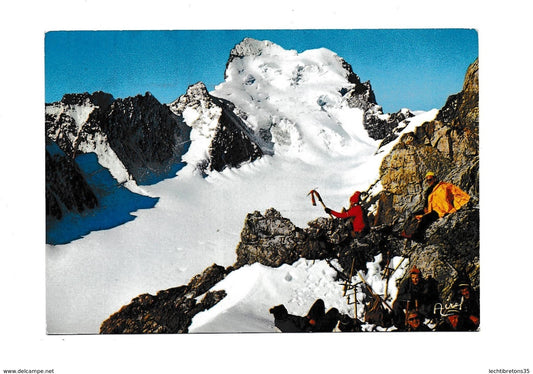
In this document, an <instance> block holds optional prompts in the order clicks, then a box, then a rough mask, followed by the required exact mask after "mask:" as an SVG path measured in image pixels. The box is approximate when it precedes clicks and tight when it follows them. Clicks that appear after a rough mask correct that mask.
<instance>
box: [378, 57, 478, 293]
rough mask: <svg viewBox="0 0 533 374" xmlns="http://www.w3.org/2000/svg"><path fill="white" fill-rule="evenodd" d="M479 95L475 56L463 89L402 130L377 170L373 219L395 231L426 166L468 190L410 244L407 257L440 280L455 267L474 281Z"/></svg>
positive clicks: (417, 199)
mask: <svg viewBox="0 0 533 374" xmlns="http://www.w3.org/2000/svg"><path fill="white" fill-rule="evenodd" d="M478 98H479V84H478V61H477V60H476V61H475V62H474V63H473V64H472V65H471V66H470V67H469V68H468V71H467V73H466V77H465V82H464V85H463V91H462V92H460V93H458V94H456V95H453V96H450V98H449V99H448V101H447V102H446V105H445V106H444V107H443V108H442V109H441V110H440V112H439V114H438V115H437V117H436V119H435V120H434V121H431V122H427V123H425V124H423V125H422V126H420V127H418V128H417V129H416V131H415V132H412V133H407V134H404V135H403V136H402V137H401V138H400V141H399V142H398V144H397V145H396V146H395V147H394V148H393V149H392V151H391V152H390V154H389V155H388V156H386V157H385V158H384V160H383V163H382V165H381V170H380V179H381V184H382V186H383V191H382V193H381V195H380V197H379V207H378V211H377V216H376V220H375V223H376V224H377V225H382V224H384V225H391V226H392V227H393V228H394V230H396V231H400V230H401V228H402V224H403V219H404V218H406V217H407V216H409V215H410V214H411V212H413V211H414V210H415V209H416V208H417V207H420V206H421V204H422V199H421V195H422V191H423V185H422V181H423V178H424V175H425V173H426V172H427V171H430V170H431V171H434V172H435V173H436V174H437V176H438V177H439V179H441V180H443V181H447V182H450V183H453V184H455V185H457V186H459V187H460V188H461V189H462V190H464V191H466V192H467V193H468V194H469V195H470V197H471V199H470V201H469V203H468V204H467V205H466V206H464V207H463V208H461V209H460V211H459V212H458V213H455V214H452V215H449V216H447V217H445V218H444V219H441V220H439V221H438V222H437V223H435V224H433V225H432V226H431V227H430V229H429V230H428V231H427V233H426V240H427V244H426V245H425V246H423V245H420V244H415V245H414V246H413V247H412V248H411V250H410V259H411V262H412V263H413V264H414V265H416V266H418V267H419V268H420V269H421V270H422V271H423V272H424V271H425V272H426V273H429V274H435V278H436V279H437V280H438V281H440V283H441V284H443V285H447V284H450V283H451V282H450V281H451V279H453V278H454V277H456V276H457V274H458V273H459V272H466V273H467V274H468V275H469V276H470V279H471V280H472V282H473V283H474V284H475V285H476V286H478V285H479V210H478V203H479V109H478V108H479V107H478ZM428 254H431V256H429V255H428ZM445 291H446V292H447V290H445ZM446 292H445V293H446Z"/></svg>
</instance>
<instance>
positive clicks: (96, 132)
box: [46, 92, 190, 184]
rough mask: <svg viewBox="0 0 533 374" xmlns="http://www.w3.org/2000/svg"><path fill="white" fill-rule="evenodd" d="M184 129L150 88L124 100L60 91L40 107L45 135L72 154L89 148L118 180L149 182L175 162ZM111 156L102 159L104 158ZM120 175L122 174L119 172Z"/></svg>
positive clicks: (183, 142)
mask: <svg viewBox="0 0 533 374" xmlns="http://www.w3.org/2000/svg"><path fill="white" fill-rule="evenodd" d="M189 131H190V129H189V128H188V127H187V126H186V125H185V124H183V123H182V122H180V121H179V119H178V117H177V116H176V115H174V114H173V113H172V112H171V111H170V110H169V108H168V107H167V106H166V105H163V104H161V103H159V102H158V101H157V99H156V98H155V97H153V96H152V95H151V94H150V93H146V94H145V95H144V96H141V95H138V96H135V97H130V98H126V99H117V100H115V99H113V97H112V96H111V95H109V94H105V93H102V92H95V93H94V94H92V95H89V94H88V93H85V94H71V95H65V96H64V97H63V99H62V100H61V101H60V102H58V103H53V104H49V105H47V107H46V134H47V136H48V138H50V139H52V140H54V141H55V142H56V143H57V144H58V145H59V146H60V148H61V149H62V150H63V151H64V152H65V153H66V154H67V155H70V156H72V157H75V156H76V154H79V153H90V152H95V153H96V154H98V155H104V154H107V157H102V159H103V161H102V164H103V166H105V167H108V168H109V169H111V170H113V169H117V167H118V168H123V169H124V172H123V173H122V174H119V173H118V172H116V171H115V175H114V176H115V177H116V179H117V181H118V182H124V180H125V179H128V178H129V179H134V180H135V181H136V182H137V183H138V184H146V183H153V182H155V181H158V180H160V177H161V176H165V175H166V174H167V173H168V172H169V171H170V170H171V169H172V167H173V166H174V165H175V164H177V163H179V162H180V161H181V155H182V154H183V152H184V151H185V149H186V146H187V144H188V141H189ZM109 157H111V158H112V159H116V161H114V162H113V161H112V162H110V163H108V164H106V163H105V159H106V158H109ZM123 174H125V175H126V176H124V175H123Z"/></svg>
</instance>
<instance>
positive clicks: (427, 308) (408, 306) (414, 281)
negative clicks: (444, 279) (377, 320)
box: [392, 266, 439, 330]
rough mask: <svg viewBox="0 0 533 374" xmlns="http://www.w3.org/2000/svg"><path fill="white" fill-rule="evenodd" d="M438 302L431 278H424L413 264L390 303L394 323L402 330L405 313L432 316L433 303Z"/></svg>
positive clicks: (425, 316) (424, 316) (404, 322)
mask: <svg viewBox="0 0 533 374" xmlns="http://www.w3.org/2000/svg"><path fill="white" fill-rule="evenodd" d="M437 302H439V296H438V287H437V285H436V281H435V280H434V279H433V278H428V279H424V278H423V277H422V272H421V271H420V270H419V269H418V268H417V267H416V266H414V267H413V268H412V269H411V271H410V272H409V278H407V279H405V280H404V281H403V282H402V283H401V284H400V288H399V289H398V294H397V296H396V300H395V301H394V303H393V304H392V313H393V319H394V325H395V326H396V327H397V328H398V329H400V330H403V329H404V328H405V327H406V325H407V323H406V322H407V320H406V314H407V313H409V312H411V311H416V312H418V313H419V316H420V318H432V317H433V308H434V305H435V304H436V303H437Z"/></svg>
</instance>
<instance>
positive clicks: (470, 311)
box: [451, 275, 480, 328]
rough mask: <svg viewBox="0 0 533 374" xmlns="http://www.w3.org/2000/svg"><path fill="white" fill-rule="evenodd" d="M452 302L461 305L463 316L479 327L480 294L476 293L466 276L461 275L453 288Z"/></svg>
mask: <svg viewBox="0 0 533 374" xmlns="http://www.w3.org/2000/svg"><path fill="white" fill-rule="evenodd" d="M451 302H452V303H454V304H458V305H459V309H460V312H461V315H463V316H464V317H465V318H468V319H469V320H470V321H471V322H472V323H473V325H474V326H475V327H476V328H477V327H479V314H480V313H479V310H480V307H479V294H478V293H477V292H475V291H474V289H473V288H472V286H471V284H470V280H469V279H468V277H467V276H466V275H461V276H459V277H458V279H457V280H456V281H455V282H454V285H453V286H452V297H451Z"/></svg>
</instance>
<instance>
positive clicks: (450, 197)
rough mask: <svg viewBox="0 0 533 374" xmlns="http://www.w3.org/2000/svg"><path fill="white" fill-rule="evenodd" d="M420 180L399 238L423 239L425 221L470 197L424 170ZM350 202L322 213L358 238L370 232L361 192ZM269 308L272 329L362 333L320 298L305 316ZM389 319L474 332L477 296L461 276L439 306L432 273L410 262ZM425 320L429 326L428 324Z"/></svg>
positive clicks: (401, 324)
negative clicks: (417, 201)
mask: <svg viewBox="0 0 533 374" xmlns="http://www.w3.org/2000/svg"><path fill="white" fill-rule="evenodd" d="M424 181H425V183H426V184H427V188H426V189H425V191H424V194H423V201H424V204H423V208H422V209H420V210H417V211H415V212H414V213H413V214H412V215H411V217H409V219H408V220H407V221H406V223H405V225H404V230H403V231H402V232H401V237H403V238H406V239H412V240H415V241H422V240H423V237H424V232H425V230H426V229H427V228H428V226H429V225H431V224H432V223H433V222H435V221H437V220H438V219H440V218H443V217H445V216H446V215H448V214H451V213H454V212H456V211H457V210H458V209H460V208H461V207H462V206H463V205H465V204H466V203H467V202H468V201H469V199H470V196H469V195H468V194H467V193H466V192H464V191H463V190H461V189H460V188H459V187H457V186H455V185H453V184H451V183H447V182H443V181H440V180H439V179H438V178H437V176H436V175H435V173H434V172H431V171H430V172H428V173H427V174H426V175H425V178H424ZM315 193H316V192H315ZM319 199H320V198H319ZM320 200H321V199H320ZM321 202H322V200H321ZM349 202H350V206H349V208H348V209H344V208H343V210H342V211H341V212H337V211H334V210H332V209H330V208H328V207H326V206H325V205H324V204H323V206H324V211H325V212H326V213H327V214H329V215H332V216H334V217H337V218H340V219H349V220H351V223H352V234H353V237H354V238H357V239H360V238H363V237H364V236H365V235H366V234H368V232H369V231H370V225H369V224H368V219H367V215H366V212H365V210H364V208H363V207H362V206H361V192H360V191H356V192H355V193H354V194H353V195H352V196H351V197H350V199H349ZM270 312H271V313H272V314H273V315H274V318H275V325H276V327H278V329H280V330H281V331H283V332H296V331H332V330H333V328H335V326H337V327H338V328H339V329H340V330H341V331H361V330H360V329H361V323H360V322H359V320H358V319H352V318H349V317H348V316H346V315H342V314H340V313H339V311H338V310H337V309H335V308H332V309H330V310H329V311H328V312H327V313H325V308H324V302H323V301H322V300H321V299H319V300H317V301H316V302H315V304H313V306H312V307H311V309H310V311H309V313H308V314H307V316H305V317H300V316H295V315H291V314H289V313H288V312H287V310H286V308H285V307H284V306H283V305H278V306H277V307H274V308H272V309H271V310H270ZM390 317H391V319H392V323H393V324H394V326H395V327H396V328H397V330H400V331H431V330H435V331H473V330H476V329H477V328H478V327H479V298H478V295H477V293H476V292H475V291H474V289H473V288H472V286H471V284H470V282H469V281H468V279H467V278H466V277H464V276H463V277H460V278H459V279H458V281H457V282H456V284H454V286H453V291H452V298H451V300H450V302H449V303H448V304H446V306H444V307H443V304H442V302H441V301H440V296H439V287H438V284H437V281H436V280H435V279H433V278H432V277H427V278H424V277H423V276H422V273H421V271H420V269H418V268H417V267H416V266H415V267H413V268H411V270H410V272H409V276H408V277H407V278H406V279H405V280H404V281H403V282H402V283H401V284H400V287H399V289H398V293H397V296H396V299H395V300H394V303H393V306H392V308H391V310H390ZM426 321H429V322H430V323H431V324H432V327H431V328H430V327H429V326H428V325H427V324H426ZM341 326H342V327H341ZM347 326H350V327H347ZM343 328H344V329H343Z"/></svg>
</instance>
